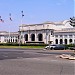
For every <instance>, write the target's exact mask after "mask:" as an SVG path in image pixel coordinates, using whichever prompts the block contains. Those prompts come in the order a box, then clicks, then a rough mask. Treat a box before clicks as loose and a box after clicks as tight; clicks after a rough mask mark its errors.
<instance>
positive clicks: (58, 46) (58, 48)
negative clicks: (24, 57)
mask: <svg viewBox="0 0 75 75" xmlns="http://www.w3.org/2000/svg"><path fill="white" fill-rule="evenodd" d="M54 49H55V50H64V49H66V47H65V46H63V45H56V46H55V47H54Z"/></svg>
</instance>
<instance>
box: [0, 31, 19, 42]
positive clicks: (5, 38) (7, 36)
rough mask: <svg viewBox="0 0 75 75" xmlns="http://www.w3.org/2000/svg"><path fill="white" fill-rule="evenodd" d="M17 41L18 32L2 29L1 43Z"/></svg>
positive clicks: (0, 33)
mask: <svg viewBox="0 0 75 75" xmlns="http://www.w3.org/2000/svg"><path fill="white" fill-rule="evenodd" d="M9 42H10V43H17V42H18V32H10V33H9V32H6V31H0V43H9Z"/></svg>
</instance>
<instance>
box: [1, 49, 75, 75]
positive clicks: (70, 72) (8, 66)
mask: <svg viewBox="0 0 75 75" xmlns="http://www.w3.org/2000/svg"><path fill="white" fill-rule="evenodd" d="M62 53H65V54H73V52H72V51H44V50H37V49H36V50H33V49H30V50H29V49H25V50H24V49H0V75H75V61H74V60H68V59H62V58H59V55H60V54H62Z"/></svg>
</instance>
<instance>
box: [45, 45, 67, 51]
mask: <svg viewBox="0 0 75 75" xmlns="http://www.w3.org/2000/svg"><path fill="white" fill-rule="evenodd" d="M45 49H50V50H64V49H66V47H65V46H63V45H57V44H53V45H50V46H46V47H45Z"/></svg>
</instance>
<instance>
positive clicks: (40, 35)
mask: <svg viewBox="0 0 75 75" xmlns="http://www.w3.org/2000/svg"><path fill="white" fill-rule="evenodd" d="M38 41H43V35H42V34H41V33H40V34H38Z"/></svg>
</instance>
